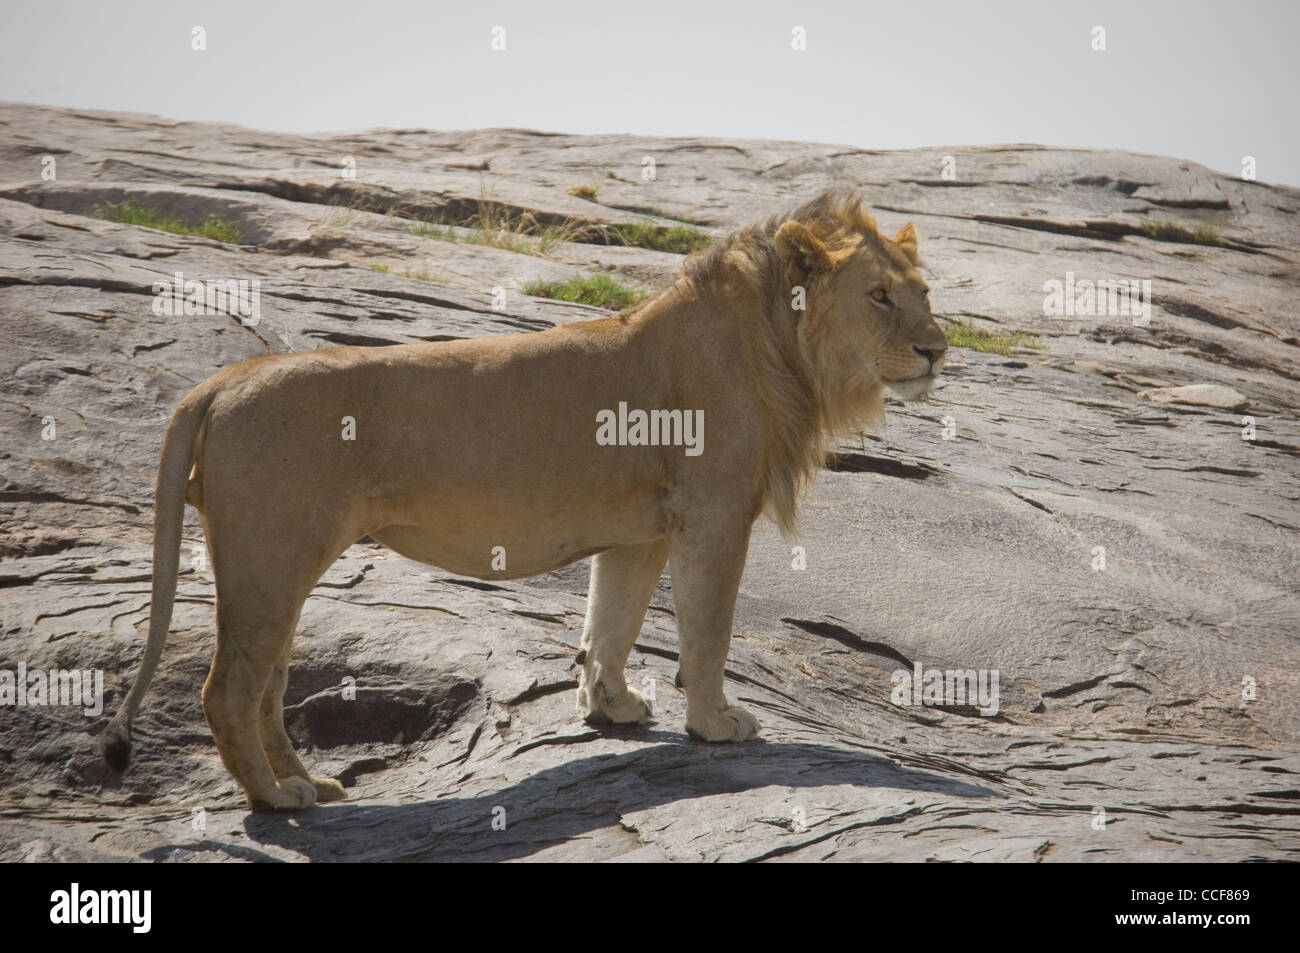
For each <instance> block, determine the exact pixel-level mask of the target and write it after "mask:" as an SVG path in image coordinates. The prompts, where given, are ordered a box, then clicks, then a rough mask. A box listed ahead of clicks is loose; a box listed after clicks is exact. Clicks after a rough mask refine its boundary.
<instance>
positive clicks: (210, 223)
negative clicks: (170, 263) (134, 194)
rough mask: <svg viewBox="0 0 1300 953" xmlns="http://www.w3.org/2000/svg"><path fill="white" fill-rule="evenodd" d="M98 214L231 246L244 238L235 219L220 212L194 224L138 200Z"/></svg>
mask: <svg viewBox="0 0 1300 953" xmlns="http://www.w3.org/2000/svg"><path fill="white" fill-rule="evenodd" d="M95 217H96V218H103V219H107V220H108V221H110V222H119V223H121V224H123V225H139V226H141V227H142V228H156V229H158V230H159V231H162V232H171V233H172V234H173V235H197V236H199V237H200V238H210V239H212V240H213V241H218V242H227V243H229V244H231V245H238V244H240V243H241V241H242V236H241V235H240V233H239V227H238V226H237V225H235V223H234V222H230V221H227V220H226V219H224V218H219V217H217V216H216V215H209V216H208V217H207V218H206V219H205V220H204V221H203V222H202V223H201V224H199V225H192V224H190V223H189V222H187V221H185V220H184V219H182V218H178V217H177V216H175V215H170V214H168V213H167V212H163V211H161V210H159V209H155V208H149V207H148V206H147V205H139V204H137V203H135V202H121V203H114V202H109V203H108V204H107V205H104V206H103V207H101V208H98V209H96V212H95Z"/></svg>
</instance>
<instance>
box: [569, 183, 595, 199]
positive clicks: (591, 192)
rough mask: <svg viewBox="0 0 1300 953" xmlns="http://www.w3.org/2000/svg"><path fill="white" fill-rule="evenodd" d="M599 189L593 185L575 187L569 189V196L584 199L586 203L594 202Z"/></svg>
mask: <svg viewBox="0 0 1300 953" xmlns="http://www.w3.org/2000/svg"><path fill="white" fill-rule="evenodd" d="M599 191H600V189H599V188H597V187H596V186H594V185H575V186H573V188H571V189H569V194H570V195H573V196H576V197H577V198H580V199H586V200H587V201H588V202H594V201H596V193H597V192H599Z"/></svg>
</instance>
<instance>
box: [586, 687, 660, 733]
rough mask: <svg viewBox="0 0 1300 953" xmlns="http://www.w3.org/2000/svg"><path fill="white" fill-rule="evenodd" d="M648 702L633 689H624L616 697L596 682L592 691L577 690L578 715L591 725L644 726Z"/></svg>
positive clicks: (648, 706)
mask: <svg viewBox="0 0 1300 953" xmlns="http://www.w3.org/2000/svg"><path fill="white" fill-rule="evenodd" d="M650 712H651V709H650V702H649V701H648V700H647V699H646V697H645V696H644V695H642V694H641V693H640V692H638V691H637V690H636V689H635V688H624V690H623V693H622V694H621V695H618V696H612V694H611V693H610V692H608V691H606V690H605V686H604V685H603V684H602V683H600V682H597V683H596V685H595V686H594V687H593V688H592V689H590V690H589V689H588V688H587V687H586V686H583V687H582V688H579V689H578V714H579V715H580V716H581V717H582V718H583V719H584V720H585V721H586V722H588V723H589V724H592V725H609V724H615V725H628V724H645V723H646V722H647V721H649V720H650Z"/></svg>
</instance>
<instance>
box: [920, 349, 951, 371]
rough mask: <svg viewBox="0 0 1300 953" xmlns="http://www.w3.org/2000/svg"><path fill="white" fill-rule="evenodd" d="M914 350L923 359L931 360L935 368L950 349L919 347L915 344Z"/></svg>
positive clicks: (931, 364)
mask: <svg viewBox="0 0 1300 953" xmlns="http://www.w3.org/2000/svg"><path fill="white" fill-rule="evenodd" d="M912 350H914V351H915V352H916V353H917V354H920V355H921V356H922V357H924V358H927V359H929V361H930V366H931V367H934V365H935V364H936V363H938V361H939V359H940V358H941V357H943V355H944V354H945V353H946V352H947V350H948V349H947V348H946V347H917V346H916V345H915V344H913V345H912Z"/></svg>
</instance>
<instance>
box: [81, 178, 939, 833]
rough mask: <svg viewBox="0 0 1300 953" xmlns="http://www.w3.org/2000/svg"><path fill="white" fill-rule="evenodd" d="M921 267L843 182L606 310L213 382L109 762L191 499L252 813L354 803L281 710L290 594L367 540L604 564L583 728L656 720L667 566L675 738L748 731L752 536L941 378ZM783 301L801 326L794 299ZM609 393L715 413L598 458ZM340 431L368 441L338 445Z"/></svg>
mask: <svg viewBox="0 0 1300 953" xmlns="http://www.w3.org/2000/svg"><path fill="white" fill-rule="evenodd" d="M916 260H917V259H916V232H915V230H914V229H913V228H912V226H910V225H909V226H907V227H906V228H904V229H903V230H902V231H901V232H899V234H898V235H897V236H895V239H894V240H893V241H890V240H889V239H886V238H884V237H883V236H881V235H880V233H879V232H878V231H877V230H876V226H875V224H874V222H872V220H871V218H870V217H869V216H868V215H867V214H866V213H865V212H864V211H863V209H862V207H861V199H860V197H859V196H857V195H856V194H853V193H847V192H830V193H827V194H825V195H823V196H821V197H820V198H818V199H816V200H815V201H813V202H810V203H808V204H807V205H805V206H803V207H802V208H800V209H798V210H796V211H795V212H793V213H792V214H790V215H785V216H777V217H774V218H772V219H770V220H768V221H767V222H765V223H762V224H758V225H753V226H750V227H749V228H746V229H743V230H741V231H739V232H737V233H735V234H733V235H731V236H729V237H728V238H726V239H724V240H721V241H719V242H718V243H717V244H716V245H715V246H714V247H713V248H711V249H710V250H708V251H706V252H704V253H702V254H699V255H696V256H693V257H692V258H690V259H688V261H687V262H686V264H685V266H684V267H683V269H682V272H681V273H680V274H679V275H678V278H677V280H676V281H675V282H674V284H673V285H672V286H671V287H670V288H668V289H667V290H665V291H664V292H663V293H662V294H660V295H658V296H657V297H655V298H653V299H652V300H650V301H647V302H645V303H643V304H641V305H639V306H637V307H635V308H633V309H630V310H628V311H625V312H623V313H622V314H619V315H617V316H615V317H612V318H608V319H604V320H600V321H591V322H585V323H581V324H575V325H569V326H565V327H560V328H556V329H553V330H550V331H544V332H538V333H533V334H521V335H513V336H509V337H494V338H483V339H476V340H467V341H454V342H444V343H437V344H419V345H402V346H398V347H387V348H356V347H343V348H331V349H327V350H322V351H316V352H312V353H307V354H288V355H277V356H272V357H266V358H259V359H257V360H253V361H246V362H244V363H242V364H238V365H235V366H234V367H231V368H228V369H226V370H225V371H223V372H221V373H220V374H217V375H216V376H214V377H213V378H211V379H210V380H208V381H206V382H204V383H203V384H201V385H200V386H199V387H197V388H196V389H195V390H194V392H193V393H191V394H190V395H189V396H188V397H187V398H186V399H185V400H184V401H183V402H182V404H181V406H180V408H179V409H178V410H177V411H176V414H175V416H174V418H173V421H172V425H171V427H170V428H169V430H168V435H167V439H166V441H165V443H164V448H163V455H162V463H161V465H160V468H159V477H158V489H157V513H156V517H155V552H154V590H153V596H154V602H153V610H152V614H151V619H150V630H149V640H148V644H147V647H146V653H145V660H144V662H143V663H142V665H141V671H140V675H139V676H138V677H137V679H136V682H135V684H134V685H133V687H132V690H131V693H130V695H129V696H128V698H127V700H126V702H125V703H124V705H123V707H122V709H121V711H119V713H118V715H117V716H116V718H115V719H114V721H113V723H112V724H111V725H110V726H109V731H108V732H107V733H106V748H105V750H106V754H108V755H109V757H110V760H113V761H115V763H116V761H119V760H120V762H121V764H123V765H124V764H125V760H126V751H127V738H128V737H129V729H130V723H131V719H132V718H133V716H134V714H135V712H136V710H137V708H138V707H139V704H140V700H141V698H142V696H143V694H144V691H145V689H146V687H147V685H148V680H149V677H150V676H151V675H152V673H153V670H154V668H155V667H156V664H157V660H158V657H159V656H160V654H161V651H162V645H163V642H164V640H165V638H166V634H167V629H168V626H169V624H170V618H171V605H172V600H173V598H174V594H175V578H176V568H177V555H176V553H177V549H178V547H179V542H180V525H181V517H182V516H183V506H184V502H183V501H184V500H188V502H190V503H191V505H194V506H195V507H196V508H198V509H199V511H200V513H201V516H202V522H203V526H204V531H205V534H206V536H207V540H208V546H209V549H210V552H211V558H212V567H213V573H214V576H215V580H216V587H217V593H218V603H217V651H216V656H215V658H214V659H213V663H212V669H211V672H210V673H209V675H208V680H207V683H206V684H205V685H204V689H203V700H204V707H205V710H206V712H207V715H208V721H209V724H210V726H211V728H212V733H213V737H214V739H215V740H216V743H217V747H218V750H219V751H220V753H221V757H222V759H223V761H224V762H225V764H226V766H227V767H228V768H229V770H230V771H231V773H232V774H233V775H234V776H235V777H236V778H237V779H238V780H239V782H240V783H241V784H242V785H243V787H244V789H245V791H246V792H247V794H248V797H249V800H250V801H251V802H254V803H265V804H269V805H271V806H273V807H277V808H301V807H307V806H309V805H310V804H312V803H314V802H315V801H316V800H326V799H333V798H337V797H342V796H343V789H342V787H341V786H340V785H339V784H338V783H337V782H336V781H332V780H320V779H314V778H311V777H310V776H309V775H308V774H307V771H306V770H305V769H304V768H303V766H302V764H301V762H299V760H298V758H297V756H296V755H295V754H294V752H293V749H292V747H291V745H290V744H289V740H288V737H287V735H286V734H285V733H284V725H283V718H282V712H281V707H280V706H281V698H282V695H283V692H284V685H285V680H286V679H287V673H288V658H289V647H290V644H291V641H292V635H293V631H294V628H295V626H296V624H297V620H298V614H299V611H300V610H301V607H302V604H303V601H304V600H305V599H306V597H307V595H308V593H309V592H310V591H311V589H312V587H313V586H314V585H315V583H316V581H317V580H318V579H319V578H320V576H321V574H322V573H323V572H324V571H325V569H326V568H328V566H329V565H330V563H332V562H333V561H334V560H335V559H336V558H337V557H338V555H339V554H340V553H341V552H342V551H343V550H344V549H345V548H347V547H348V546H349V545H351V544H352V543H353V542H355V541H356V540H357V539H359V538H360V537H361V536H363V535H365V534H367V533H369V534H370V535H372V536H373V537H374V538H376V539H378V540H380V541H381V542H383V543H385V544H386V545H388V546H390V547H391V548H392V549H394V550H396V551H397V552H399V553H401V554H403V555H406V556H409V557H411V558H413V559H418V560H421V561H424V562H427V563H431V564H433V565H437V566H441V567H442V568H444V569H447V570H450V571H452V572H456V573H460V574H464V575H469V576H476V577H479V578H486V579H498V578H517V577H522V576H529V575H535V574H537V573H540V572H545V571H547V570H550V569H554V568H556V567H559V566H563V565H565V564H567V563H570V562H573V561H574V560H577V559H581V558H583V557H586V556H592V555H594V559H593V561H592V574H591V592H590V598H589V603H588V612H587V620H586V624H585V626H584V629H583V635H582V648H583V650H584V658H583V671H582V676H581V679H580V687H579V689H578V710H579V712H580V713H581V714H582V715H583V716H584V717H586V718H587V719H588V720H590V721H593V722H609V721H613V722H636V721H644V720H645V719H646V718H647V717H648V716H649V712H650V708H649V705H648V703H647V702H646V700H645V699H644V698H643V697H642V696H641V695H640V694H639V693H638V692H636V691H635V690H633V689H631V688H629V687H628V686H627V684H626V681H625V679H624V675H623V666H624V663H625V662H626V660H627V656H628V653H629V651H630V650H631V647H632V643H633V642H634V641H635V639H636V637H637V634H638V633H639V632H640V628H641V624H642V622H643V620H644V618H645V612H646V607H647V605H648V603H649V600H650V597H651V594H652V593H653V590H654V587H655V583H656V581H657V580H658V578H659V575H660V573H661V572H662V571H663V568H664V565H665V563H668V564H671V572H672V578H673V595H674V600H675V603H676V609H677V621H678V628H679V637H680V642H681V655H680V667H681V678H682V684H683V686H684V688H685V691H686V700H687V714H686V724H687V729H688V731H690V732H691V734H692V735H694V736H695V737H697V738H701V739H704V740H708V741H732V740H743V739H745V738H748V737H751V736H753V735H754V734H755V733H756V731H757V729H758V723H757V721H756V720H755V719H754V717H753V716H752V715H750V714H749V713H748V712H746V711H744V710H743V709H741V708H738V707H735V706H732V705H731V704H730V703H729V702H728V700H727V698H726V696H725V694H724V693H723V667H724V665H725V663H726V655H727V649H728V645H729V641H730V635H731V621H732V613H733V610H734V606H735V598H736V592H737V589H738V588H739V585H740V577H741V573H742V571H743V569H744V563H745V555H746V552H747V549H748V542H749V533H750V527H751V525H752V523H753V521H754V519H755V518H756V517H757V515H758V514H759V513H760V512H762V511H766V512H767V513H768V514H769V515H770V516H771V517H772V518H773V519H774V520H775V521H776V522H777V523H778V525H779V526H780V527H781V529H782V530H783V531H784V532H786V533H791V532H793V531H794V527H795V504H796V501H797V498H798V496H799V493H800V491H801V489H802V488H804V487H805V486H806V485H807V484H808V482H809V481H810V480H811V479H812V477H813V475H814V474H815V472H816V469H817V468H818V466H820V465H821V464H822V463H823V461H824V457H825V452H826V448H827V446H828V443H829V441H831V440H833V439H834V437H835V436H836V435H838V434H842V433H845V432H848V431H851V430H853V429H855V428H859V427H861V426H863V425H865V424H870V423H872V422H876V421H879V420H880V419H881V417H882V414H883V409H882V392H883V388H884V387H886V386H889V387H892V388H893V389H894V390H895V391H896V392H898V393H900V394H901V395H902V396H904V397H909V398H910V397H919V396H921V395H922V394H924V393H925V392H926V391H928V389H929V387H930V385H931V384H932V383H933V381H934V379H935V378H936V377H937V375H938V372H939V369H940V367H941V365H942V351H943V349H944V348H945V347H946V341H945V339H944V336H943V333H942V331H941V330H940V329H939V328H938V326H937V325H936V323H935V321H934V319H933V317H932V315H931V313H930V309H929V304H928V300H927V298H926V287H925V283H924V282H923V281H922V279H921V276H920V274H919V273H918V272H917V271H916V267H915V265H916ZM797 287H802V288H803V289H804V292H805V294H806V303H807V306H806V310H804V311H796V310H794V309H793V308H792V307H791V303H792V295H793V294H794V293H795V289H796V288H797ZM873 292H875V293H876V294H877V295H887V299H886V301H882V302H875V301H873V300H872V297H871V296H872V294H873ZM886 302H887V303H886ZM922 351H928V352H930V353H928V354H925V353H922ZM620 401H622V402H626V404H627V405H628V407H629V408H632V409H645V410H655V409H663V410H671V409H680V410H683V411H693V410H701V411H703V420H704V445H703V446H704V452H703V453H701V454H700V455H698V456H691V455H687V454H686V453H685V452H684V450H683V447H681V446H600V445H598V444H597V441H596V428H597V414H598V412H600V411H602V410H612V409H615V408H617V407H618V405H619V402H620ZM345 416H347V417H352V418H354V419H355V421H356V439H355V441H345V440H343V439H342V438H341V430H342V423H341V421H342V418H343V417H345ZM191 463H192V464H193V470H192V473H191ZM494 547H503V548H504V551H505V557H506V566H505V568H504V569H499V570H498V569H494V568H493V565H492V560H493V552H494Z"/></svg>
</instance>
